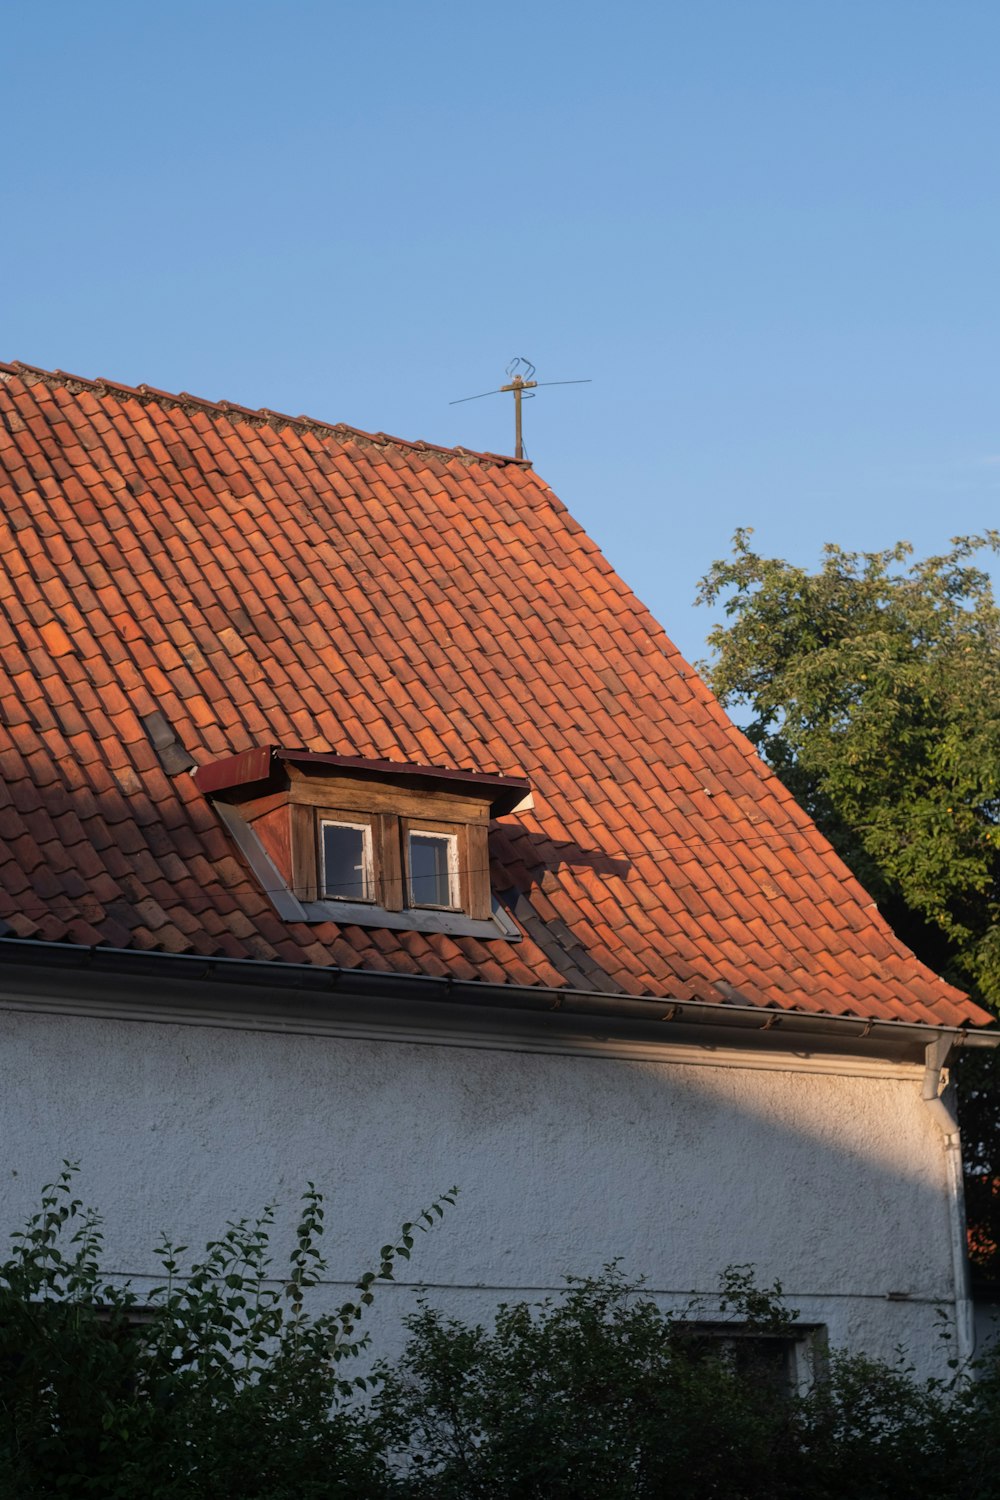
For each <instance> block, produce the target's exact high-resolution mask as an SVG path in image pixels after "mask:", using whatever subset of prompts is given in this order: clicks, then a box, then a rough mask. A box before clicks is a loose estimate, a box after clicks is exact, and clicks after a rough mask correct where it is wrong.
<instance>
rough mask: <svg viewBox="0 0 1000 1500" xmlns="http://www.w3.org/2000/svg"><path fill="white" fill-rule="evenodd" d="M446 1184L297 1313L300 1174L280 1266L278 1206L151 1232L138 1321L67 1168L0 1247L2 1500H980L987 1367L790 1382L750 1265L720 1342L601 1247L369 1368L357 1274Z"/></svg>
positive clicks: (848, 1371) (690, 1312)
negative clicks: (549, 1282)
mask: <svg viewBox="0 0 1000 1500" xmlns="http://www.w3.org/2000/svg"><path fill="white" fill-rule="evenodd" d="M453 1199H454V1190H453V1191H452V1192H451V1193H448V1194H445V1195H444V1197H443V1198H442V1199H441V1200H440V1201H439V1202H438V1203H435V1204H432V1205H431V1207H430V1208H429V1209H427V1210H425V1211H424V1213H423V1214H421V1215H420V1216H419V1218H418V1221H417V1223H416V1224H405V1225H403V1227H402V1230H401V1232H400V1235H399V1238H398V1240H397V1241H396V1242H395V1243H393V1244H389V1245H384V1246H383V1247H382V1250H381V1252H380V1254H379V1256H378V1259H377V1266H376V1269H374V1270H371V1271H367V1272H365V1274H364V1275H363V1276H361V1277H360V1278H359V1279H358V1282H357V1286H356V1289H355V1295H354V1297H353V1298H352V1299H351V1300H350V1301H348V1302H345V1303H344V1304H343V1306H341V1307H339V1308H338V1309H337V1310H336V1311H335V1312H332V1313H319V1314H312V1313H311V1312H310V1311H308V1309H307V1301H308V1296H309V1293H310V1291H311V1289H313V1288H315V1287H316V1286H317V1284H318V1283H319V1282H320V1281H321V1280H322V1278H323V1274H324V1272H325V1270H326V1262H325V1260H324V1258H323V1255H322V1250H321V1245H322V1237H323V1227H324V1208H323V1200H322V1198H321V1196H320V1194H319V1193H317V1192H316V1190H315V1189H314V1188H313V1187H312V1186H310V1187H309V1188H308V1189H307V1191H306V1193H305V1195H304V1197H303V1201H302V1210H301V1215H300V1219H299V1224H298V1229H297V1232H296V1238H295V1248H294V1249H293V1251H292V1253H291V1256H290V1262H289V1265H288V1268H287V1272H286V1274H285V1275H284V1276H283V1277H282V1278H281V1279H280V1280H278V1281H276V1280H275V1279H274V1278H273V1274H272V1264H271V1258H270V1248H269V1247H270V1236H271V1229H272V1224H273V1219H274V1211H273V1209H270V1208H268V1209H265V1211H264V1212H263V1214H262V1215H261V1216H260V1218H259V1219H257V1220H255V1221H247V1220H240V1221H238V1222H237V1223H234V1224H230V1225H229V1226H228V1227H227V1230H226V1232H225V1234H224V1235H223V1236H222V1237H221V1238H220V1239H219V1240H216V1241H213V1242H212V1243H210V1244H209V1245H208V1247H207V1249H206V1251H205V1254H204V1256H203V1257H202V1258H201V1259H200V1260H197V1261H195V1262H194V1263H193V1264H192V1265H190V1266H189V1267H188V1269H187V1272H186V1274H182V1261H181V1257H182V1254H183V1251H184V1247H182V1246H175V1245H171V1244H169V1243H166V1242H165V1243H164V1244H163V1245H162V1246H161V1250H160V1255H161V1262H162V1265H163V1269H164V1282H163V1285H162V1286H161V1287H160V1288H158V1289H157V1291H156V1292H155V1293H153V1294H151V1296H150V1298H149V1303H150V1305H149V1306H148V1307H146V1308H143V1309H141V1320H140V1319H139V1316H138V1315H139V1313H140V1309H139V1307H138V1304H137V1301H136V1298H135V1295H134V1293H133V1292H132V1291H131V1290H130V1289H128V1288H127V1287H126V1288H122V1287H121V1286H119V1285H116V1284H113V1283H111V1282H109V1281H108V1280H107V1279H106V1277H105V1276H103V1275H102V1273H101V1269H100V1255H101V1249H102V1241H101V1228H100V1221H99V1219H98V1217H97V1216H96V1215H95V1214H94V1213H92V1212H87V1211H85V1210H84V1209H83V1208H82V1205H81V1203H80V1201H79V1200H77V1199H75V1198H74V1197H73V1194H72V1168H70V1167H67V1169H66V1171H65V1172H64V1173H63V1175H62V1176H61V1177H60V1178H59V1180H58V1181H57V1182H56V1183H55V1184H53V1185H52V1186H50V1187H48V1188H46V1189H45V1191H44V1195H43V1201H42V1206H41V1210H40V1212H39V1213H37V1214H35V1215H34V1216H33V1217H32V1218H31V1219H30V1221H29V1223H28V1225H27V1227H26V1229H25V1230H24V1231H23V1232H21V1233H20V1234H19V1235H17V1236H15V1245H14V1249H13V1252H12V1254H11V1256H10V1258H9V1259H8V1260H7V1262H6V1263H5V1264H3V1265H0V1497H3V1500H7V1497H8V1496H9V1497H11V1500H15V1497H16V1500H42V1497H55V1496H66V1497H70V1500H75V1497H84V1496H86V1497H91V1500H94V1497H96V1500H208V1497H212V1500H225V1497H233V1500H293V1497H294V1500H348V1497H349V1500H479V1497H482V1500H486V1497H488V1500H570V1497H572V1500H597V1497H600V1500H625V1497H626V1496H627V1497H629V1500H653V1497H656V1500H660V1497H664V1500H666V1497H670V1500H765V1497H766V1500H792V1497H795V1500H800V1497H809V1500H842V1497H854V1500H895V1497H920V1496H924V1495H933V1496H935V1497H937V1500H1000V1479H998V1475H997V1468H998V1466H997V1465H996V1464H995V1463H994V1461H993V1458H992V1455H993V1452H994V1450H995V1447H996V1432H997V1426H998V1418H1000V1362H998V1361H997V1360H996V1359H991V1360H987V1361H985V1362H984V1363H983V1364H982V1365H981V1366H980V1368H979V1370H978V1371H977V1372H976V1373H977V1376H978V1378H977V1379H976V1380H969V1379H968V1378H967V1372H957V1373H956V1376H955V1379H954V1380H952V1381H951V1382H942V1381H933V1380H932V1381H926V1382H919V1381H917V1380H915V1379H914V1377H913V1374H912V1371H911V1370H909V1369H908V1368H907V1366H906V1364H905V1362H904V1361H903V1360H902V1359H900V1361H898V1362H897V1363H896V1364H894V1365H889V1364H885V1363H882V1362H879V1361H874V1360H870V1359H867V1358H864V1357H862V1356H857V1355H849V1354H846V1353H842V1352H841V1353H834V1354H833V1355H832V1356H831V1357H830V1360H829V1364H828V1367H827V1368H826V1369H825V1371H823V1372H821V1374H820V1378H818V1379H817V1380H816V1381H815V1382H814V1384H813V1387H812V1388H811V1389H810V1390H806V1391H795V1390H791V1389H787V1388H786V1387H785V1386H784V1385H782V1384H781V1383H780V1382H776V1379H775V1371H774V1368H773V1365H772V1364H769V1363H768V1362H767V1361H763V1362H758V1360H757V1358H756V1351H758V1350H761V1349H765V1348H766V1347H767V1341H768V1340H772V1341H773V1340H775V1339H782V1338H787V1337H788V1335H789V1334H790V1333H791V1332H792V1331H793V1328H794V1321H795V1317H796V1314H795V1313H794V1312H792V1311H789V1310H788V1309H787V1308H786V1306H785V1304H784V1302H783V1299H782V1297H781V1288H780V1286H779V1285H777V1284H776V1285H775V1286H774V1287H771V1288H760V1287H758V1286H757V1285H756V1284H755V1282H754V1279H753V1276H752V1273H751V1271H750V1268H748V1267H733V1268H730V1269H729V1270H728V1271H727V1272H725V1273H724V1274H723V1277H722V1281H721V1286H720V1296H719V1303H720V1306H721V1309H722V1311H723V1313H724V1315H725V1317H726V1318H727V1319H729V1320H731V1321H732V1322H733V1323H734V1324H735V1325H738V1327H739V1330H740V1331H741V1334H742V1335H743V1337H742V1339H734V1340H732V1341H730V1342H729V1343H728V1344H727V1343H726V1342H723V1343H722V1344H721V1345H720V1344H718V1343H713V1342H712V1341H711V1340H709V1339H706V1338H705V1337H704V1336H703V1332H702V1331H700V1330H699V1328H698V1325H697V1323H696V1321H695V1319H696V1318H697V1316H698V1315H699V1310H698V1309H697V1308H695V1307H691V1308H689V1309H687V1310H686V1312H685V1313H683V1314H675V1313H670V1312H664V1311H663V1310H662V1309H661V1308H660V1307H659V1306H658V1305H657V1303H656V1302H655V1301H654V1300H653V1299H652V1298H651V1297H650V1296H649V1295H647V1294H646V1293H644V1291H643V1289H642V1287H641V1285H637V1284H635V1283H633V1282H630V1281H628V1280H627V1279H626V1278H625V1277H624V1276H623V1275H622V1274H621V1272H620V1270H619V1269H618V1268H617V1266H615V1265H612V1266H609V1267H607V1268H606V1269H605V1271H604V1272H603V1273H602V1274H601V1275H600V1276H597V1277H593V1278H589V1279H586V1280H575V1279H571V1280H569V1282H568V1285H567V1290H566V1292H565V1293H564V1294H563V1295H562V1296H561V1297H556V1298H548V1299H546V1300H545V1301H543V1302H540V1303H537V1304H535V1305H530V1304H528V1303H523V1302H519V1303H509V1304H504V1305H502V1306H501V1307H500V1308H499V1310H498V1313H497V1316H496V1320H495V1323H494V1325H493V1326H492V1327H490V1328H488V1329H487V1328H484V1327H481V1326H468V1325H466V1324H463V1323H461V1322H458V1321H456V1320H454V1319H451V1318H448V1317H446V1316H445V1315H444V1314H442V1313H441V1312H439V1311H437V1310H435V1309H434V1308H432V1307H430V1306H428V1305H427V1304H421V1306H420V1307H419V1310H418V1311H417V1312H416V1313H415V1314H414V1315H413V1316H412V1317H410V1318H409V1319H408V1320H407V1321H408V1327H409V1335H410V1337H409V1341H408V1344H407V1347H406V1350H405V1352H404V1354H403V1356H402V1358H401V1359H400V1360H399V1361H398V1362H397V1363H396V1364H395V1365H388V1364H382V1365H381V1366H379V1367H377V1371H376V1376H375V1377H374V1380H373V1381H370V1380H367V1379H366V1378H364V1377H363V1376H360V1375H358V1374H357V1373H355V1372H356V1371H357V1370H358V1369H359V1368H360V1367H359V1366H358V1365H356V1364H354V1363H352V1362H353V1361H354V1360H355V1358H356V1356H357V1355H358V1354H359V1353H360V1352H361V1351H362V1350H363V1349H365V1348H366V1347H367V1341H366V1338H365V1336H364V1335H363V1334H362V1333H360V1332H359V1330H358V1323H359V1320H360V1318H361V1317H362V1314H363V1312H364V1309H365V1308H366V1307H367V1306H368V1305H369V1304H370V1303H371V1301H372V1297H373V1288H374V1287H375V1286H376V1284H377V1283H378V1282H379V1281H384V1280H389V1279H391V1278H392V1275H393V1267H394V1265H395V1263H396V1261H397V1260H399V1259H401V1258H402V1259H406V1258H408V1256H409V1254H410V1250H411V1248H412V1245H413V1240H414V1231H415V1229H416V1228H418V1227H419V1228H424V1229H426V1228H429V1227H430V1225H432V1224H433V1223H434V1222H436V1219H437V1218H439V1217H440V1216H441V1214H442V1212H443V1205H444V1204H445V1203H450V1202H452V1201H453ZM713 1316H714V1317H717V1316H718V1314H717V1313H715V1314H713ZM747 1335H750V1336H751V1337H747Z"/></svg>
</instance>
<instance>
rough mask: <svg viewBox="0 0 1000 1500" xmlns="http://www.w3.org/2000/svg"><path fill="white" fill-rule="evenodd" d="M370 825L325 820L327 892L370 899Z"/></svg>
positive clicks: (343, 898)
mask: <svg viewBox="0 0 1000 1500" xmlns="http://www.w3.org/2000/svg"><path fill="white" fill-rule="evenodd" d="M367 844H368V829H367V827H364V826H354V825H352V824H350V823H324V824H323V894H324V896H332V897H334V898H335V899H336V900H338V901H370V900H371V888H370V880H369V874H368V870H369V860H368V848H367Z"/></svg>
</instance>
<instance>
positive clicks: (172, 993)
mask: <svg viewBox="0 0 1000 1500" xmlns="http://www.w3.org/2000/svg"><path fill="white" fill-rule="evenodd" d="M0 965H2V968H3V971H4V978H5V985H4V989H7V990H11V991H13V990H14V989H16V988H18V987H19V986H22V985H23V986H26V990H27V991H30V990H31V989H32V986H34V988H35V989H37V990H38V991H39V992H43V993H49V994H51V993H57V992H63V991H65V992H69V991H72V993H73V995H77V994H79V995H85V994H86V992H87V990H88V986H89V987H90V989H91V990H92V992H93V995H94V997H95V998H94V1000H93V1003H92V1004H89V1003H85V1004H84V1008H85V1009H88V1010H89V1013H91V1014H112V1015H117V1014H123V1013H127V1014H129V1016H130V1018H131V1019H145V1020H159V1021H161V1022H162V1021H181V1020H184V1019H188V1020H192V1021H193V1022H194V1023H197V1024H215V1025H221V1026H226V1025H236V1026H240V1025H242V1024H243V1019H242V1018H245V1017H247V1016H249V1017H251V1020H250V1021H249V1022H248V1024H252V1025H253V1026H255V1027H256V1028H258V1029H266V1030H271V1031H286V1030H299V1031H309V1032H320V1033H323V1032H326V1031H329V1030H331V1029H336V1027H337V1026H338V1025H340V1026H347V1027H350V1026H351V1025H354V1024H356V1022H357V1020H358V1018H362V1020H363V1024H364V1025H365V1026H366V1027H367V1028H368V1029H369V1030H372V1029H374V1030H378V1029H379V1028H380V1027H387V1028H392V1027H393V1026H395V1027H396V1028H397V1029H398V1026H399V1025H400V1024H401V1021H400V1018H401V1017H403V1018H408V1024H411V1025H413V1026H414V1027H415V1035H414V1038H413V1039H416V1034H418V1033H419V1031H420V1030H421V1029H423V1028H428V1032H427V1036H426V1039H427V1040H428V1041H441V1040H442V1039H445V1038H447V1037H449V1035H450V1039H451V1042H452V1044H453V1045H462V1040H463V1038H466V1039H468V1037H469V1036H470V1035H473V1034H474V1033H475V1032H476V1031H477V1029H478V1030H480V1031H482V1030H484V1029H489V1028H491V1027H492V1028H493V1030H494V1032H496V1031H497V1030H498V1029H499V1031H501V1032H503V1031H506V1032H508V1033H510V1034H511V1035H513V1034H514V1033H515V1032H518V1033H521V1032H524V1031H525V1030H526V1029H527V1030H528V1031H530V1032H532V1033H533V1034H534V1035H535V1036H541V1037H543V1038H546V1037H547V1038H548V1039H549V1041H548V1042H546V1043H545V1049H546V1050H549V1049H550V1047H551V1046H553V1045H554V1046H557V1047H558V1046H559V1038H567V1037H570V1038H576V1039H580V1038H584V1039H586V1042H587V1046H588V1048H590V1049H595V1048H605V1047H610V1048H611V1049H612V1050H614V1049H615V1048H617V1049H618V1051H619V1052H621V1049H622V1048H623V1047H627V1046H633V1047H643V1046H645V1047H653V1048H657V1049H659V1048H662V1047H664V1046H667V1047H670V1048H689V1049H691V1051H692V1052H698V1051H700V1052H701V1053H702V1054H705V1053H706V1052H707V1053H709V1054H712V1055H714V1056H715V1058H716V1060H718V1061H719V1062H720V1063H721V1062H723V1061H724V1057H723V1054H727V1053H728V1054H731V1055H736V1054H737V1053H740V1054H743V1055H744V1056H745V1057H747V1058H751V1059H752V1058H753V1057H755V1056H756V1057H763V1056H765V1055H771V1056H772V1057H773V1056H775V1055H777V1054H781V1055H784V1057H785V1058H786V1059H790V1060H791V1061H788V1062H786V1064H785V1066H793V1067H794V1066H798V1065H799V1064H801V1065H802V1066H803V1067H806V1066H808V1065H809V1061H810V1059H812V1060H815V1059H816V1058H823V1057H827V1058H830V1057H844V1056H851V1057H855V1058H862V1059H864V1058H867V1059H869V1060H870V1061H871V1062H872V1063H894V1064H898V1063H910V1064H920V1065H921V1066H922V1065H923V1063H924V1060H925V1053H926V1048H927V1046H928V1044H929V1043H931V1042H935V1041H945V1042H946V1043H947V1053H948V1054H949V1055H950V1053H951V1052H952V1051H954V1050H956V1049H958V1048H965V1047H996V1046H997V1045H1000V1026H992V1027H989V1028H982V1029H980V1028H964V1027H954V1026H930V1025H927V1024H924V1023H920V1022H905V1021H882V1020H874V1019H872V1020H867V1019H865V1018H864V1017H858V1016H844V1015H824V1014H816V1013H812V1012H807V1011H797V1010H777V1009H764V1008H761V1007H755V1006H750V1005H738V1004H730V1003H725V1004H718V1003H711V1002H708V1001H698V1000H683V1001H682V1000H673V999H670V998H660V997H643V996H631V995H617V994H613V995H609V994H604V993H597V992H592V991H589V990H574V989H559V990H551V989H543V988H541V987H538V988H535V987H527V986H518V985H503V984H487V983H483V982H482V981H478V980H454V979H448V978H439V977H437V976H433V975H421V974H391V973H382V972H377V971H373V970H363V969H343V968H334V967H329V968H321V967H319V966H317V965H314V964H295V963H281V962H269V961H265V960H257V959H233V958H202V957H196V956H193V955H189V954H172V953H150V952H140V951H137V950H134V949H115V948H103V947H97V948H82V947H77V946H75V945H72V944H66V943H45V942H39V941H37V940H35V939H22V938H2V939H0ZM69 975H71V976H72V978H71V980H70V982H69V983H68V984H67V983H66V981H65V979H62V976H69ZM140 980H141V981H142V983H141V984H137V981H140ZM116 987H117V988H119V989H120V991H121V993H122V994H123V995H127V996H128V997H130V998H129V1000H128V1003H127V1006H126V1010H125V1012H123V1010H122V1006H121V1005H120V1004H119V1005H118V1006H117V1007H116V1006H115V1005H114V1003H113V1001H112V998H111V997H112V996H113V994H114V991H115V989H116ZM157 996H159V999H158V998H157ZM0 1003H9V1002H6V1001H0ZM40 1003H41V1002H40ZM43 1008H44V1006H43ZM56 1008H57V1009H60V1008H61V1009H66V1008H70V1009H75V1008H76V1006H75V1005H74V1004H73V1003H72V1001H71V1000H69V1001H68V1002H67V1004H66V1005H62V1006H59V1005H57V1006H56ZM138 1011H144V1013H143V1014H141V1015H140V1014H138V1013H136V1014H133V1013H132V1012H138ZM553 1039H554V1040H553ZM751 1065H753V1064H752V1063H751Z"/></svg>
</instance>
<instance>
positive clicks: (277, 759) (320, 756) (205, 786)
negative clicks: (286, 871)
mask: <svg viewBox="0 0 1000 1500" xmlns="http://www.w3.org/2000/svg"><path fill="white" fill-rule="evenodd" d="M285 766H298V767H301V768H302V769H303V770H305V771H309V772H313V773H315V774H316V775H317V776H324V775H336V774H338V773H339V774H341V775H347V776H351V777H361V778H362V779H364V780H370V781H372V782H375V783H378V784H381V785H390V786H396V787H399V788H400V789H403V790H406V791H428V792H450V793H452V795H457V796H464V797H469V798H470V799H472V800H475V801H478V802H485V803H487V804H488V805H489V809H490V816H491V817H494V818H502V817H504V816H505V815H506V814H507V813H512V812H515V811H517V810H519V809H526V808H528V807H530V806H531V783H530V782H529V781H527V780H526V779H525V778H524V777H523V776H499V775H494V774H492V773H489V772H486V771H456V770H451V769H450V768H448V767H444V766H423V765H416V764H413V763H411V762H409V761H395V760H372V759H368V758H366V757H363V756H359V755H334V754H332V753H328V752H326V751H316V750H298V749H290V748H288V747H287V746H282V745H257V746H254V747H253V748H252V749H250V750H244V751H243V752H242V753H241V754H239V755H228V756H226V757H225V758H224V759H222V760H214V761H209V762H208V763H207V764H206V765H202V766H199V767H198V769H197V771H195V773H194V783H195V786H196V787H197V788H198V790H199V791H200V792H202V793H204V795H205V796H206V797H218V796H226V795H227V794H228V795H229V796H236V797H241V798H246V797H256V796H262V795H263V794H264V793H265V792H267V791H270V790H273V789H274V788H275V786H276V785H277V784H278V783H279V782H281V781H282V780H283V778H284V775H285V772H284V769H283V768H284V767H285Z"/></svg>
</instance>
